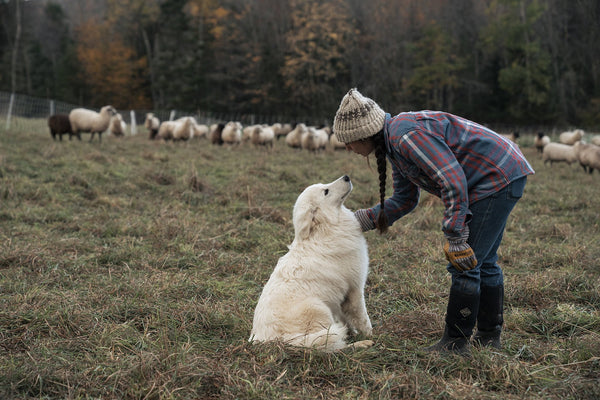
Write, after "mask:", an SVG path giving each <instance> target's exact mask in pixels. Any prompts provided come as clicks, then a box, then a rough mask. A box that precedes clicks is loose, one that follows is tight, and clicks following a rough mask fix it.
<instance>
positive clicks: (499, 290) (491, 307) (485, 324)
mask: <svg viewBox="0 0 600 400" xmlns="http://www.w3.org/2000/svg"><path fill="white" fill-rule="evenodd" d="M480 299H481V300H480V304H479V314H478V315H477V332H475V335H474V336H473V344H474V345H475V346H484V347H494V348H496V349H501V348H502V343H501V342H500V333H502V324H503V323H504V317H503V306H504V285H500V286H481V296H480Z"/></svg>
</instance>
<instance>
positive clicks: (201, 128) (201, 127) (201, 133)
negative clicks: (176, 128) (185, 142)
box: [192, 119, 208, 139]
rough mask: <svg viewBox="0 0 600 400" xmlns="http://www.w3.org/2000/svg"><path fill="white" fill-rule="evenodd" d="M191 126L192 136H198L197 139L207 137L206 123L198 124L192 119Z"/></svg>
mask: <svg viewBox="0 0 600 400" xmlns="http://www.w3.org/2000/svg"><path fill="white" fill-rule="evenodd" d="M192 128H193V129H194V138H198V139H200V138H204V139H206V138H207V137H208V125H206V124H199V123H198V122H196V120H195V119H194V124H193V126H192Z"/></svg>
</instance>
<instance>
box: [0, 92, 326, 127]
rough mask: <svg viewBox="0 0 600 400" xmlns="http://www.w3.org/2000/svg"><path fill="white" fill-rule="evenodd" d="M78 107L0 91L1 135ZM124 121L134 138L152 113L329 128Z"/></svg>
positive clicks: (256, 118) (135, 117)
mask: <svg viewBox="0 0 600 400" xmlns="http://www.w3.org/2000/svg"><path fill="white" fill-rule="evenodd" d="M77 107H81V106H80V105H75V104H70V103H65V102H63V101H59V100H53V99H41V98H36V97H31V96H27V95H22V94H16V93H7V92H1V91H0V131H2V130H6V131H8V130H9V129H29V128H31V129H35V128H37V129H39V126H40V119H42V120H46V119H47V118H48V117H49V116H50V115H53V114H68V113H69V112H70V111H71V110H72V109H74V108H77ZM119 112H120V114H121V115H122V117H123V120H124V121H125V122H126V123H127V125H128V127H129V132H130V133H131V134H135V133H136V132H137V126H138V125H140V124H141V125H143V124H144V121H145V119H146V113H149V112H152V113H154V115H155V116H156V117H157V118H158V119H159V120H161V121H165V120H173V119H177V118H179V117H182V116H192V117H194V118H195V119H196V121H198V123H201V124H207V125H210V124H213V123H219V122H223V123H226V122H228V121H239V122H241V123H242V124H244V125H251V124H273V123H275V122H304V123H306V124H307V125H316V126H318V125H324V124H331V122H329V121H323V120H319V119H315V118H307V117H304V118H302V117H300V118H299V117H289V116H275V115H271V116H265V115H257V114H241V113H215V112H210V111H201V110H198V111H196V112H189V111H182V110H119Z"/></svg>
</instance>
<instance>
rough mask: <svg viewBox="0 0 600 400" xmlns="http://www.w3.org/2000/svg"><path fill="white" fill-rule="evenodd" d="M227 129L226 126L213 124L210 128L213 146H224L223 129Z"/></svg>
mask: <svg viewBox="0 0 600 400" xmlns="http://www.w3.org/2000/svg"><path fill="white" fill-rule="evenodd" d="M224 128H225V124H222V123H219V124H212V125H211V126H210V132H209V134H210V142H211V143H212V144H218V145H219V146H220V145H222V144H223V138H222V136H223V135H222V134H223V129H224Z"/></svg>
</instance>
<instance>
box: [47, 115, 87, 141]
mask: <svg viewBox="0 0 600 400" xmlns="http://www.w3.org/2000/svg"><path fill="white" fill-rule="evenodd" d="M48 127H49V128H50V134H51V135H52V139H54V140H56V135H58V138H59V139H60V141H61V142H62V135H63V134H66V133H68V134H69V140H71V139H72V138H73V130H72V129H71V122H70V121H69V115H68V114H54V115H51V116H50V117H48ZM79 139H80V140H81V138H79Z"/></svg>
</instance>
